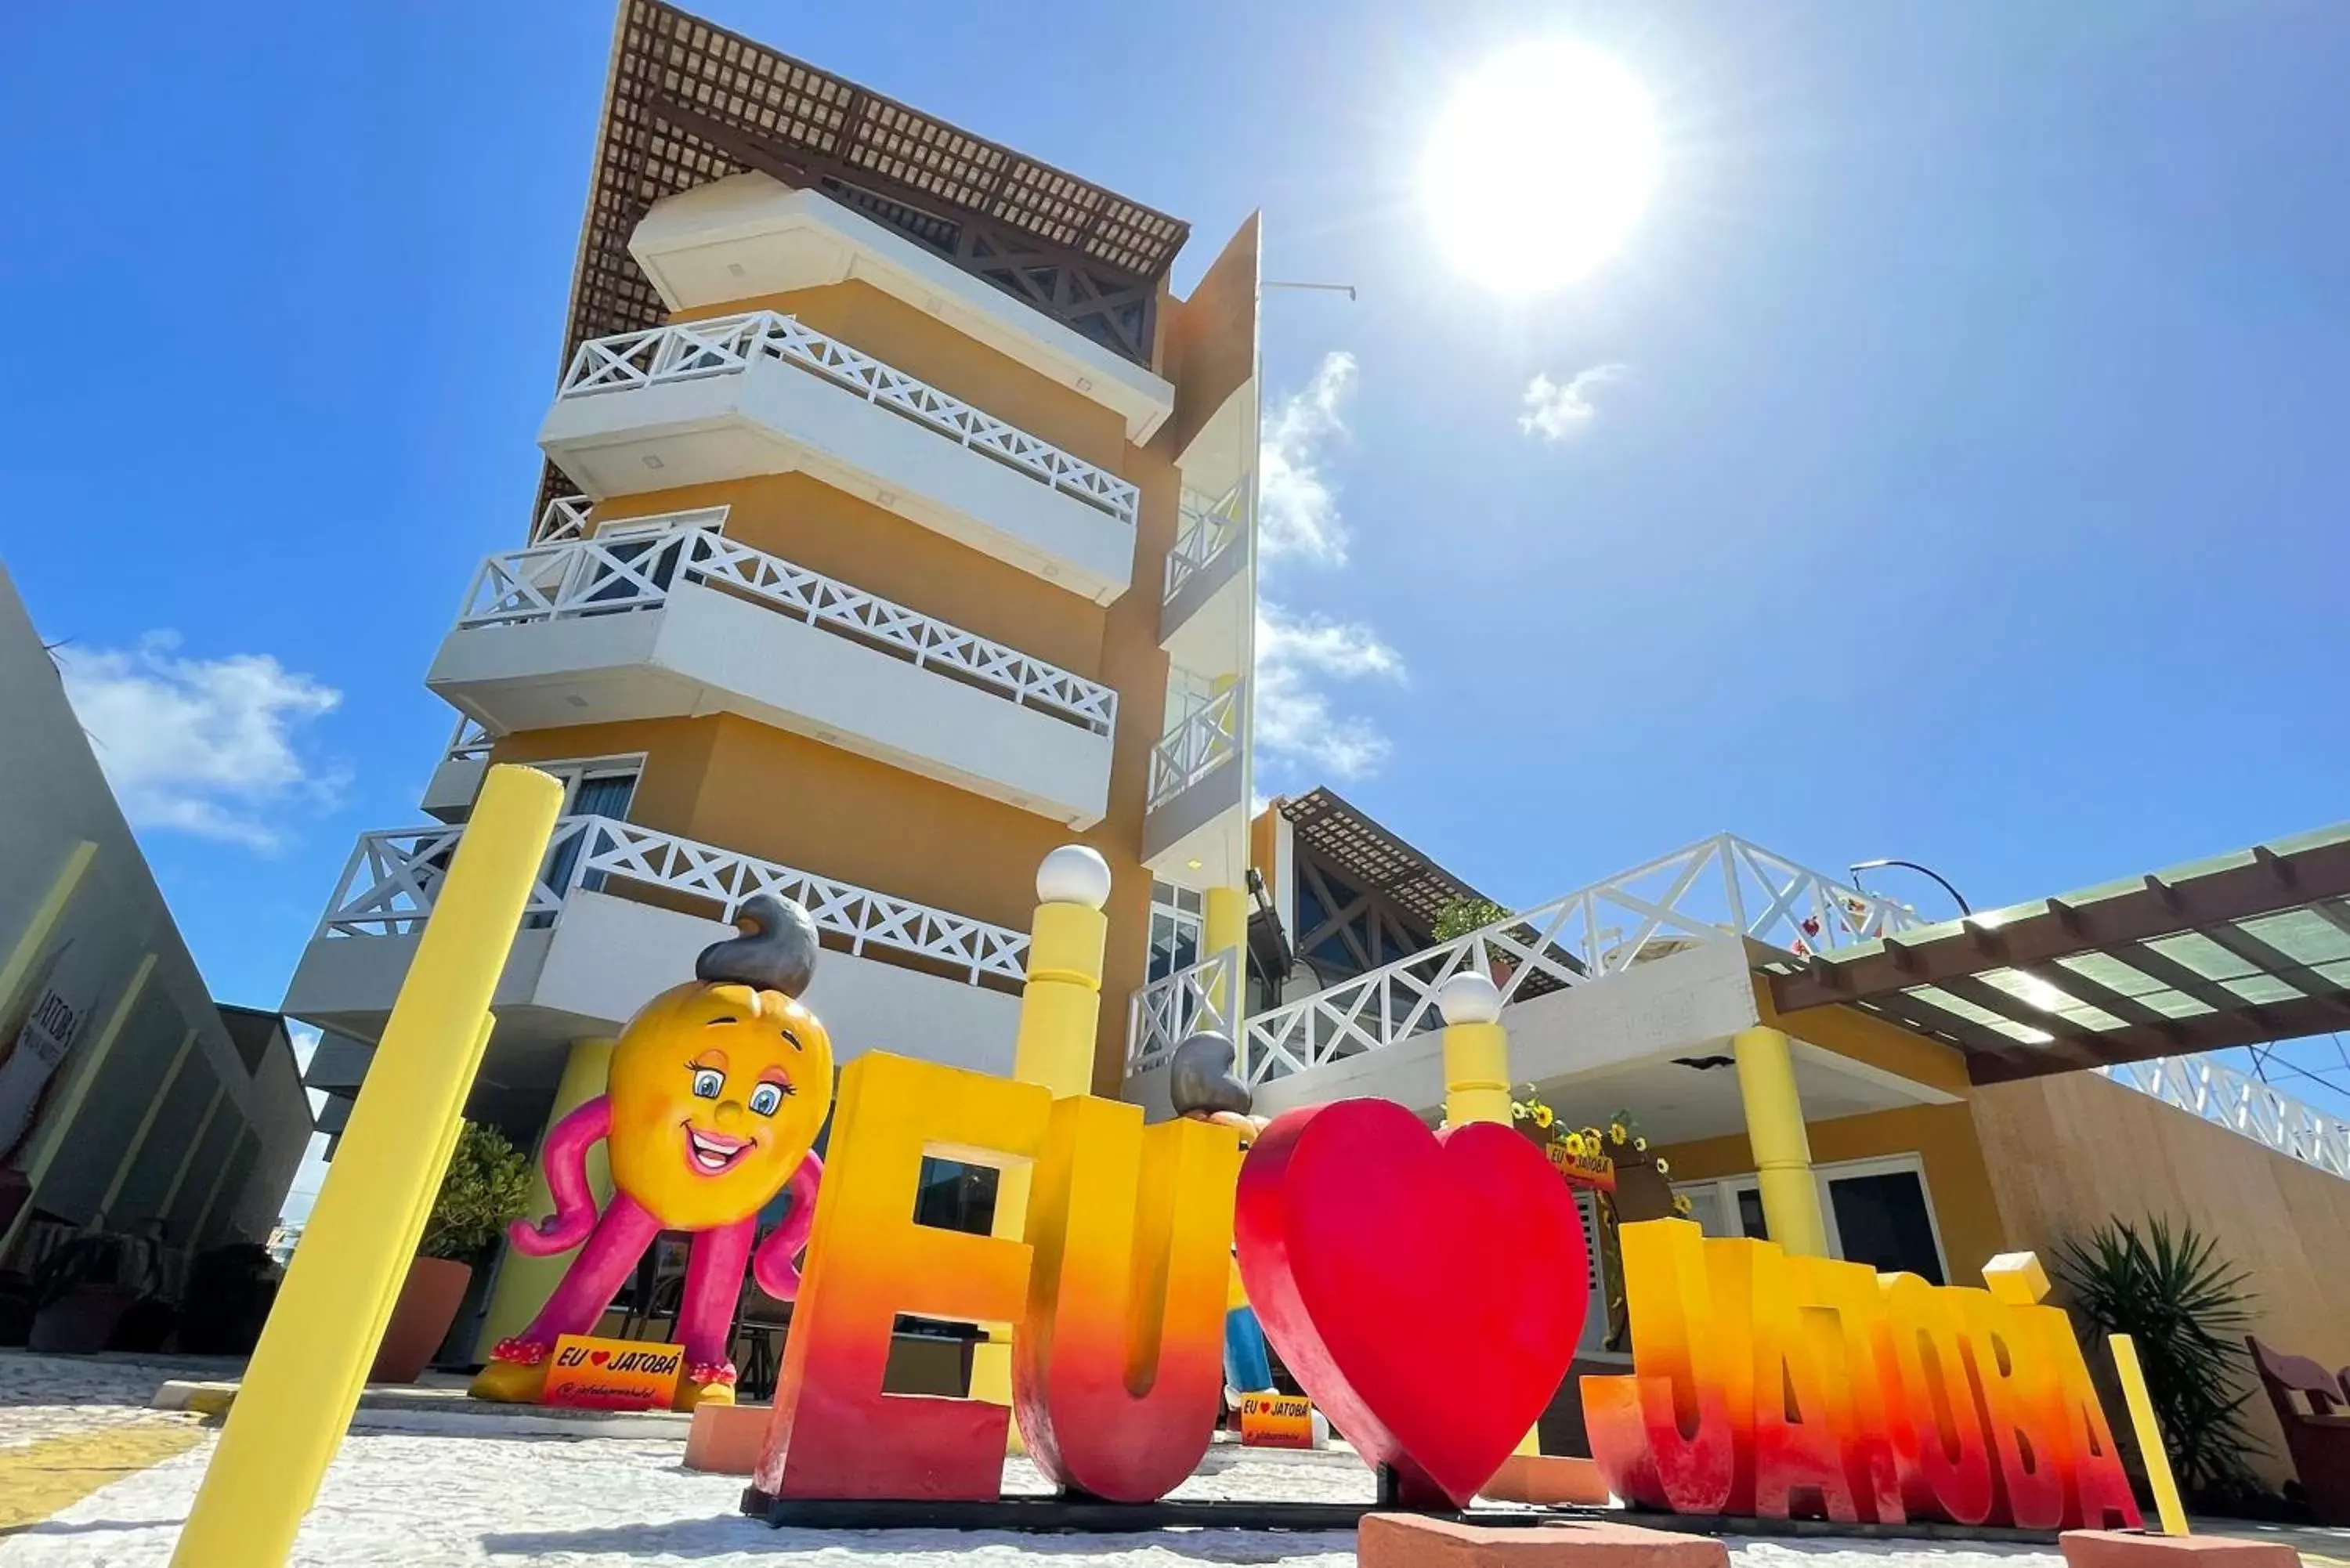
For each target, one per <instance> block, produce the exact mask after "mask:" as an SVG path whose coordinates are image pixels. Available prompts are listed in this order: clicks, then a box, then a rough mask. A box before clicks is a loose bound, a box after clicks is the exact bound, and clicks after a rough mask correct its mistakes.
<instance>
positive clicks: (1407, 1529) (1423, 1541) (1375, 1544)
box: [1355, 1513, 1730, 1568]
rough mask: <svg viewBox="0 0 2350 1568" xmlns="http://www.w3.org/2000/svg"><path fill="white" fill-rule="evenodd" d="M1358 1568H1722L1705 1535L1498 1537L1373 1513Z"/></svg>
mask: <svg viewBox="0 0 2350 1568" xmlns="http://www.w3.org/2000/svg"><path fill="white" fill-rule="evenodd" d="M1355 1552H1356V1561H1357V1563H1358V1564H1359V1568H1729V1563H1730V1550H1729V1548H1727V1547H1725V1546H1724V1545H1722V1543H1721V1542H1719V1541H1716V1540H1715V1539H1713V1538H1712V1537H1711V1536H1710V1535H1675V1534H1672V1533H1670V1532H1666V1531H1662V1530H1641V1529H1639V1528H1638V1527H1637V1526H1634V1525H1629V1524H1586V1523H1582V1522H1579V1521H1578V1522H1574V1523H1556V1524H1535V1525H1527V1526H1524V1527H1523V1528H1516V1527H1513V1528H1509V1529H1498V1528H1494V1527H1492V1526H1488V1525H1482V1524H1454V1523H1452V1522H1451V1521H1447V1520H1440V1519H1423V1518H1421V1517H1420V1516H1419V1515H1418V1514H1410V1513H1373V1514H1366V1515H1365V1516H1364V1518H1363V1523H1362V1528H1361V1529H1360V1530H1359V1531H1358V1532H1357V1533H1356V1536H1355Z"/></svg>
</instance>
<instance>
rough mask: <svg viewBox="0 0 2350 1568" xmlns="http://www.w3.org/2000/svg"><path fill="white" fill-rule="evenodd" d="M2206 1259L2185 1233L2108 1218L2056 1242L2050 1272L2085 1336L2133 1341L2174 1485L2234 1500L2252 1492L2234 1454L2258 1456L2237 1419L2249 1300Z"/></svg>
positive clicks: (2237, 1280) (2242, 1397) (2193, 1235)
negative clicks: (2083, 1236)
mask: <svg viewBox="0 0 2350 1568" xmlns="http://www.w3.org/2000/svg"><path fill="white" fill-rule="evenodd" d="M2216 1251H2217V1248H2216V1245H2215V1243H2214V1242H2213V1241H2211V1239H2210V1238H2209V1237H2207V1236H2203V1235H2200V1234H2199V1233H2198V1232H2197V1231H2196V1230H2195V1228H2194V1227H2193V1226H2191V1225H2182V1226H2180V1227H2179V1228H2178V1230H2177V1231H2173V1230H2172V1229H2171V1228H2170V1225H2169V1223H2168V1221H2166V1220H2159V1219H2155V1220H2148V1221H2147V1228H2146V1231H2144V1232H2143V1233H2141V1232H2140V1231H2138V1229H2137V1227H2136V1226H2134V1225H2131V1224H2129V1223H2128V1222H2127V1221H2126V1220H2114V1221H2111V1222H2109V1223H2107V1224H2106V1225H2104V1226H2103V1227H2101V1228H2099V1229H2098V1231H2096V1232H2095V1234H2094V1235H2092V1236H2090V1237H2089V1238H2088V1240H2087V1241H2065V1242H2064V1243H2062V1244H2060V1245H2059V1247H2058V1248H2057V1252H2056V1272H2057V1275H2058V1277H2059V1278H2060V1279H2061V1280H2062V1281H2063V1282H2064V1287H2065V1290H2066V1293H2068V1294H2069V1295H2070V1296H2071V1298H2072V1303H2073V1314H2074V1321H2075V1323H2076V1324H2079V1325H2080V1326H2081V1328H2082V1329H2083V1331H2084V1333H2086V1332H2087V1331H2089V1330H2091V1329H2094V1330H2095V1331H2096V1332H2097V1334H2099V1335H2101V1336H2102V1335H2104V1334H2128V1335H2129V1336H2130V1338H2131V1339H2133V1340H2135V1341H2137V1356H2138V1361H2139V1364H2140V1365H2141V1366H2144V1367H2145V1369H2146V1387H2147V1397H2149V1398H2151V1399H2152V1400H2153V1401H2154V1414H2155V1418H2156V1420H2157V1421H2158V1422H2159V1423H2160V1424H2161V1427H2162V1443H2163V1447H2164V1448H2165V1449H2168V1450H2169V1453H2170V1468H2171V1469H2172V1471H2173V1472H2174V1473H2176V1474H2177V1476H2178V1481H2179V1484H2180V1485H2181V1486H2182V1487H2184V1488H2186V1489H2187V1490H2189V1491H2195V1492H2220V1493H2235V1492H2241V1491H2243V1490H2256V1489H2257V1488H2258V1486H2259V1482H2258V1480H2257V1479H2256V1478H2255V1477H2254V1476H2253V1474H2252V1470H2251V1466H2249V1465H2248V1464H2246V1463H2245V1461H2244V1456H2245V1455H2246V1454H2247V1453H2264V1452H2266V1451H2267V1450H2266V1449H2263V1448H2262V1446H2261V1445H2260V1444H2259V1443H2258V1442H2257V1441H2255V1440H2254V1439H2253V1438H2252V1435H2251V1432H2250V1431H2248V1430H2247V1429H2246V1428H2245V1426H2244V1418H2243V1406H2244V1403H2245V1401H2246V1400H2248V1399H2250V1398H2251V1389H2250V1387H2248V1386H2242V1385H2243V1384H2244V1381H2245V1380H2244V1376H2243V1370H2244V1367H2245V1365H2246V1363H2247V1362H2248V1361H2249V1360H2250V1357H2249V1355H2247V1354H2246V1352H2245V1349H2244V1334H2245V1331H2246V1330H2247V1329H2248V1328H2249V1327H2250V1326H2251V1321H2252V1318H2251V1311H2250V1303H2251V1300H2252V1297H2251V1294H2250V1293H2247V1292H2246V1291H2245V1290H2244V1289H2243V1288H2242V1286H2243V1282H2244V1275H2243V1273H2242V1272H2241V1271H2238V1270H2234V1269H2232V1268H2231V1267H2230V1265H2229V1264H2228V1263H2226V1262H2223V1261H2221V1260H2220V1258H2218V1257H2217V1256H2215V1253H2216ZM2096 1348H2097V1349H2098V1350H2100V1351H2102V1350H2103V1346H2102V1345H2098V1346H2097V1347H2096ZM2240 1387H2241V1391H2239V1389H2240Z"/></svg>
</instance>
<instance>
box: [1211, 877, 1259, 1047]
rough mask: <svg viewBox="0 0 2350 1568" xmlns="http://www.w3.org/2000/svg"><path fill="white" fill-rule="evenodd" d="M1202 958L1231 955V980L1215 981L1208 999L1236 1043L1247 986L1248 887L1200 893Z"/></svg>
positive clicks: (1239, 1035)
mask: <svg viewBox="0 0 2350 1568" xmlns="http://www.w3.org/2000/svg"><path fill="white" fill-rule="evenodd" d="M1201 906H1202V908H1201V921H1200V956H1201V958H1202V959H1210V958H1213V957H1215V955H1216V954H1218V953H1221V952H1224V951H1227V950H1229V951H1230V952H1231V953H1232V961H1233V964H1234V966H1235V967H1234V971H1233V973H1232V979H1231V981H1229V982H1228V983H1220V984H1218V985H1217V987H1216V988H1215V992H1214V994H1213V995H1211V997H1210V998H1209V1000H1210V1001H1211V1002H1214V1003H1215V1007H1216V1011H1217V1012H1220V1013H1222V1015H1223V1019H1224V1024H1225V1027H1226V1028H1227V1029H1228V1030H1229V1031H1230V1032H1231V1033H1232V1040H1233V1043H1234V1044H1238V1043H1239V1041H1240V1037H1241V1008H1242V1005H1243V1002H1245V1000H1246V996H1247V987H1246V986H1244V985H1243V984H1242V983H1241V979H1242V976H1243V975H1244V974H1245V973H1246V972H1247V964H1248V918H1249V896H1248V889H1247V888H1209V889H1208V890H1207V891H1206V892H1205V893H1203V894H1201Z"/></svg>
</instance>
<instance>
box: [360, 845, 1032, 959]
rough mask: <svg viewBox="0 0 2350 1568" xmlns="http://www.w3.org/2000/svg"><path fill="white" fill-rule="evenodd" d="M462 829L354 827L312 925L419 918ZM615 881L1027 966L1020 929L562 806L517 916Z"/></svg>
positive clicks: (912, 949)
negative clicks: (336, 878) (763, 904)
mask: <svg viewBox="0 0 2350 1568" xmlns="http://www.w3.org/2000/svg"><path fill="white" fill-rule="evenodd" d="M464 834H465V830H464V829H463V827H410V828H399V829H394V830H392V831H390V832H382V833H369V834H362V835H361V836H360V837H359V844H358V846H356V847H354V848H353V849H352V851H351V857H350V859H349V860H348V862H346V863H345V865H344V867H343V877H342V880H341V881H340V882H339V883H338V884H337V885H336V888H335V897H334V901H333V902H332V903H330V904H329V905H328V907H327V912H326V915H325V916H324V918H322V919H320V920H319V922H318V929H317V937H318V938H319V939H328V938H359V937H385V936H405V935H407V934H409V933H410V932H412V931H415V930H417V929H419V928H421V926H422V925H423V924H424V922H425V921H426V920H427V919H431V918H432V903H433V898H434V896H435V895H436V894H437V893H438V892H439V890H440V887H441V881H442V877H445V876H446V875H447V874H448V867H449V861H450V859H451V857H453V856H454V855H455V854H456V851H457V844H458V841H459V840H460V839H462V838H463V836H464ZM614 882H629V883H635V884H637V885H639V886H641V887H648V888H663V889H665V890H667V891H669V892H671V893H681V894H685V895H689V896H691V897H693V898H703V899H707V900H708V901H709V902H711V903H712V904H713V905H715V906H716V907H717V908H716V918H717V919H722V920H732V919H733V918H734V913H735V911H736V910H737V909H740V908H741V907H742V905H743V900H744V899H746V898H751V897H752V896H753V895H754V894H758V893H775V894H780V895H781V896H782V897H784V898H792V899H795V900H797V901H798V902H799V903H800V904H801V905H802V906H804V907H805V908H806V910H807V912H808V913H809V914H810V915H812V916H814V917H815V919H816V926H817V928H818V929H821V930H825V931H829V932H831V933H833V934H835V935H837V936H839V937H843V938H846V939H847V947H848V950H849V951H851V952H855V953H863V952H867V951H869V950H881V951H882V952H884V953H889V954H904V955H909V956H911V957H914V958H919V959H924V960H928V961H932V962H934V963H936V964H939V965H941V966H942V967H945V968H948V969H952V970H960V971H962V972H963V976H964V978H965V979H966V980H969V981H972V982H973V983H978V982H980V981H983V980H993V981H1010V982H1012V983H1014V984H1017V983H1018V982H1019V981H1022V980H1023V979H1024V977H1025V975H1026V972H1027V957H1028V937H1027V934H1026V933H1025V932H1023V931H1015V930H1012V929H1007V928H1005V927H1003V926H993V925H990V924H988V923H987V922H986V921H984V920H974V919H970V918H968V917H967V916H962V915H954V914H949V913H948V912H947V911H945V910H943V909H931V907H930V906H929V905H927V904H917V903H914V902H912V901H911V900H910V899H906V898H891V897H890V896H889V895H888V894H886V893H877V892H874V891H873V890H872V889H871V888H859V887H858V886H856V885H855V884H853V883H848V882H836V881H834V880H832V879H831V878H830V877H818V876H816V875H815V874H814V873H812V872H807V871H801V870H797V869H795V868H794V867H789V866H779V865H777V864H775V862H774V861H772V860H761V859H758V858H757V857H754V856H749V855H741V854H737V853H735V852H734V851H733V850H731V849H718V848H713V847H712V846H710V845H707V844H697V843H695V842H694V841H693V840H692V839H690V838H681V837H679V836H677V835H675V834H673V833H659V832H656V831H654V830H653V829H651V828H649V827H639V826H636V825H635V824H633V823H627V822H619V821H615V820H614V819H612V818H610V817H607V816H567V817H564V818H563V819H562V820H560V821H559V822H557V823H556V825H555V836H554V837H553V838H552V839H551V840H550V841H549V842H548V845H547V854H546V860H545V861H543V862H542V863H541V867H540V871H539V879H538V882H537V883H536V886H534V887H533V888H531V892H530V901H529V903H528V904H527V905H525V913H524V917H523V918H524V920H525V923H526V924H531V925H538V926H545V925H550V924H556V923H559V922H560V920H561V919H562V914H563V908H564V903H565V900H567V898H569V897H570V895H571V893H572V891H573V890H574V889H575V888H578V887H580V886H582V885H583V884H585V885H587V886H588V887H590V888H597V887H602V886H605V885H608V884H609V883H614Z"/></svg>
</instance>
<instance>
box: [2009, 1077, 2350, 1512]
mask: <svg viewBox="0 0 2350 1568" xmlns="http://www.w3.org/2000/svg"><path fill="white" fill-rule="evenodd" d="M1975 1122H1976V1126H1977V1127H1978V1129H1979V1130H1980V1131H1981V1135H1982V1142H1983V1152H1984V1154H1985V1155H1986V1156H1987V1157H1988V1158H1989V1160H1990V1167H1991V1173H1992V1174H1991V1186H1992V1189H1993V1190H1994V1191H1995V1192H1996V1194H1997V1196H1998V1199H1999V1207H2000V1212H2001V1214H2002V1218H2003V1220H2004V1221H2005V1223H2006V1226H2007V1231H2008V1233H2009V1235H2010V1236H2011V1237H2012V1239H2013V1242H2014V1245H2015V1246H2017V1247H2019V1248H2023V1247H2028V1248H2031V1249H2032V1250H2033V1251H2037V1252H2040V1253H2041V1254H2042V1255H2043V1258H2045V1257H2053V1256H2054V1253H2055V1249H2056V1243H2057V1242H2058V1241H2061V1240H2064V1239H2066V1238H2071V1237H2085V1236H2086V1235H2087V1234H2088V1233H2089V1232H2091V1231H2095V1229H2096V1228H2097V1227H2098V1226H2099V1225H2102V1224H2104V1223H2105V1222H2106V1221H2107V1220H2115V1219H2120V1220H2132V1221H2143V1220H2146V1219H2147V1218H2148V1217H2149V1216H2153V1215H2162V1216H2164V1217H2166V1218H2168V1219H2169V1220H2171V1221H2172V1222H2173V1223H2174V1224H2191V1225H2193V1226H2194V1227H2195V1228H2196V1230H2198V1231H2200V1232H2202V1233H2203V1234H2204V1235H2207V1236H2210V1237H2212V1238H2214V1239H2215V1240H2216V1241H2218V1243H2219V1251H2220V1254H2221V1255H2222V1256H2224V1257H2226V1258H2227V1259H2228V1260H2229V1261H2230V1262H2232V1263H2233V1264H2234V1265H2235V1266H2236V1267H2238V1268H2240V1269H2242V1270H2244V1271H2246V1272H2248V1273H2249V1274H2250V1275H2251V1278H2250V1280H2249V1281H2248V1282H2247V1283H2248V1286H2249V1288H2250V1289H2251V1290H2253V1291H2255V1292H2257V1293H2259V1296H2260V1300H2259V1301H2258V1302H2257V1303H2254V1313H2255V1316H2256V1319H2257V1322H2256V1325H2255V1329H2254V1332H2255V1333H2257V1334H2260V1336H2261V1337H2262V1339H2264V1340H2267V1341H2269V1342H2270V1343H2272V1344H2274V1345H2277V1346H2279V1347H2280V1348H2282V1349H2285V1350H2289V1351H2292V1352H2293V1353H2295V1354H2296V1355H2308V1356H2314V1357H2315V1358H2316V1359H2317V1360H2318V1361H2320V1362H2322V1363H2323V1364H2324V1365H2325V1366H2350V1181H2345V1180H2344V1179H2341V1178H2340V1177H2336V1176H2329V1175H2327V1174H2326V1173H2325V1172H2324V1171H2321V1170H2317V1169H2315V1168H2312V1167H2310V1166H2306V1165H2303V1163H2301V1162H2300V1161H2299V1160H2296V1159H2292V1158H2287V1157H2286V1156H2284V1155H2281V1154H2277V1153H2274V1152H2273V1151H2272V1150H2270V1149H2267V1148H2264V1147H2262V1146H2261V1145H2259V1144H2257V1143H2254V1142H2253V1141H2252V1140H2251V1139H2250V1138H2248V1137H2242V1136H2241V1134H2237V1133H2233V1132H2230V1131H2229V1130H2228V1129H2227V1128H2225V1127H2219V1126H2216V1125H2215V1124H2213V1123H2210V1122H2207V1121H2203V1120H2200V1119H2199V1118H2198V1117H2195V1116H2189V1115H2188V1114H2187V1113H2186V1112H2184V1111H2181V1110H2177V1109H2175V1108H2173V1107H2171V1106H2166V1105H2164V1104H2163V1103H2162V1102H2160V1101H2159V1100H2157V1099H2155V1098H2153V1097H2152V1096H2148V1095H2142V1094H2139V1093H2138V1092H2137V1090H2135V1089H2131V1088H2127V1087H2125V1086H2124V1085H2120V1084H2116V1083H2114V1082H2112V1081H2111V1080H2109V1079H2106V1078H2102V1077H2099V1076H2097V1075H2095V1074H2093V1073H2064V1074H2058V1075H2054V1076H2050V1077H2044V1078H2028V1079H2024V1080H2022V1081H2021V1082H2017V1083H2008V1084H1996V1085H1988V1086H1986V1087H1984V1088H1981V1089H1978V1090H1977V1091H1976V1092H1975ZM2246 1386H2249V1387H2252V1388H2253V1389H2254V1390H2255V1392H2254V1393H2253V1397H2252V1398H2251V1400H2250V1401H2249V1402H2248V1403H2247V1404H2246V1406H2245V1409H2246V1410H2247V1412H2249V1414H2250V1417H2251V1428H2252V1430H2253V1432H2254V1433H2255V1434H2257V1435H2258V1436H2259V1437H2260V1438H2261V1439H2262V1441H2263V1442H2264V1443H2266V1444H2267V1445H2268V1447H2269V1449H2270V1450H2271V1453H2270V1457H2269V1458H2268V1459H2264V1460H2263V1459H2258V1458H2255V1460H2254V1464H2255V1468H2256V1469H2259V1470H2261V1472H2262V1474H2263V1475H2265V1476H2266V1477H2267V1478H2268V1479H2269V1480H2271V1481H2272V1482H2277V1481H2282V1480H2283V1479H2284V1478H2285V1477H2286V1476H2287V1475H2289V1474H2291V1473H2292V1472H2291V1470H2290V1468H2289V1467H2288V1464H2287V1462H2286V1460H2285V1459H2284V1458H2283V1455H2284V1442H2283V1438H2282V1435H2281V1434H2280V1433H2279V1431H2278V1430H2277V1426H2276V1420H2275V1417H2273V1416H2272V1414H2271V1413H2270V1410H2269V1405H2268V1400H2267V1398H2266V1397H2265V1396H2263V1395H2262V1394H2260V1393H2259V1392H2258V1391H2257V1385H2256V1384H2254V1383H2252V1382H2251V1378H2250V1375H2249V1373H2248V1374H2247V1381H2246Z"/></svg>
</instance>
